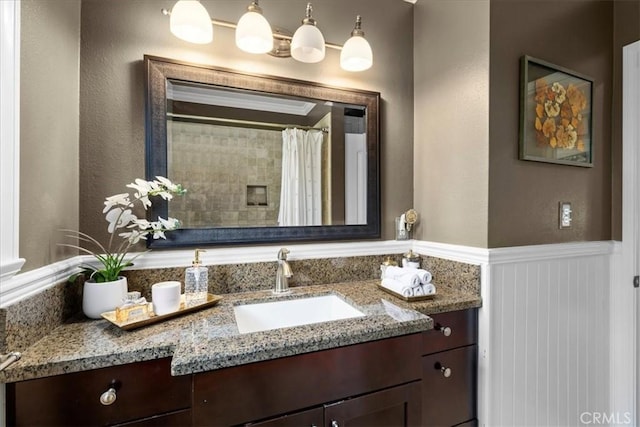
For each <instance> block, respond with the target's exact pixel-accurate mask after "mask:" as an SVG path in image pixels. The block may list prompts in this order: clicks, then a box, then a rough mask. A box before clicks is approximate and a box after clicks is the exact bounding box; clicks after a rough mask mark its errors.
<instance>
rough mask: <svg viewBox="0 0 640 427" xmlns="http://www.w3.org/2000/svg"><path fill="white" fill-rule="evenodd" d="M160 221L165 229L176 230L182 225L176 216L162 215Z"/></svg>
mask: <svg viewBox="0 0 640 427" xmlns="http://www.w3.org/2000/svg"><path fill="white" fill-rule="evenodd" d="M158 221H159V222H160V225H161V226H162V227H163V228H164V229H165V230H175V229H176V228H178V226H179V225H180V221H178V220H177V219H175V218H167V219H164V218H162V217H158Z"/></svg>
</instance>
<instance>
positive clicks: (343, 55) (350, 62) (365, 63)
mask: <svg viewBox="0 0 640 427" xmlns="http://www.w3.org/2000/svg"><path fill="white" fill-rule="evenodd" d="M372 64H373V52H372V51H371V46H369V42H368V41H367V39H365V38H364V37H362V36H352V37H351V38H350V39H349V40H347V42H346V43H345V44H344V46H343V47H342V52H340V66H341V67H342V69H343V70H347V71H364V70H367V69H369V68H371V65H372Z"/></svg>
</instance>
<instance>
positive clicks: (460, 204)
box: [397, 0, 489, 247]
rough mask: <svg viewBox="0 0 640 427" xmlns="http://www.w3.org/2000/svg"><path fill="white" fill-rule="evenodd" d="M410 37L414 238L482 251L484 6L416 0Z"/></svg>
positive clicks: (473, 0) (463, 0) (466, 0)
mask: <svg viewBox="0 0 640 427" xmlns="http://www.w3.org/2000/svg"><path fill="white" fill-rule="evenodd" d="M414 33H415V36H414V37H415V41H414V43H415V52H414V58H415V71H414V75H415V79H414V85H415V89H414V90H415V95H414V97H415V102H414V108H415V111H414V114H415V116H414V122H415V127H414V129H415V136H414V138H415V141H414V148H413V153H414V156H415V159H414V179H413V185H414V200H415V202H414V205H415V208H416V210H417V211H418V213H419V214H420V215H421V218H420V223H419V224H418V227H417V229H416V232H415V234H414V237H415V238H417V239H420V240H429V241H435V242H445V243H453V244H462V245H469V246H477V247H486V245H487V221H488V218H487V211H488V191H489V190H488V181H489V172H488V166H489V164H488V161H489V99H488V98H489V1H478V0H459V1H441V0H420V1H418V3H417V4H416V5H415V21H414ZM397 166H398V168H399V167H400V165H397Z"/></svg>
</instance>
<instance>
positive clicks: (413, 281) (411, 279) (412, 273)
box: [384, 266, 421, 288]
mask: <svg viewBox="0 0 640 427" xmlns="http://www.w3.org/2000/svg"><path fill="white" fill-rule="evenodd" d="M416 271H417V270H416V269H413V268H412V269H409V268H402V267H395V266H390V267H387V268H386V269H385V270H384V278H388V279H394V280H397V281H399V282H402V283H403V284H404V285H407V286H410V287H412V288H415V287H418V286H420V284H421V283H420V277H419V276H418V274H417V273H416Z"/></svg>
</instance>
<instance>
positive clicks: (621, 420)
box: [580, 411, 631, 425]
mask: <svg viewBox="0 0 640 427" xmlns="http://www.w3.org/2000/svg"><path fill="white" fill-rule="evenodd" d="M580 422H581V423H582V424H599V425H611V424H615V425H620V424H629V425H631V412H597V411H594V412H583V413H581V414H580Z"/></svg>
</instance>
